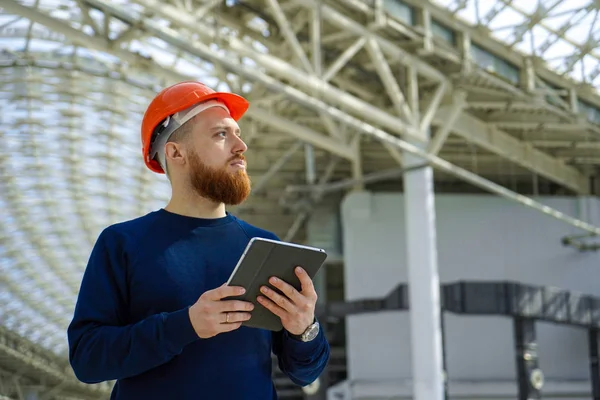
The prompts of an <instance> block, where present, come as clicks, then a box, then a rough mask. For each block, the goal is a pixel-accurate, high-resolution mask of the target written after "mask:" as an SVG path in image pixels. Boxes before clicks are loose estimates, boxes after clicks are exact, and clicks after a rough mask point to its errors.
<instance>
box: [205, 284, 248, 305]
mask: <svg viewBox="0 0 600 400" xmlns="http://www.w3.org/2000/svg"><path fill="white" fill-rule="evenodd" d="M245 292H246V290H245V289H244V288H243V287H240V286H229V285H227V284H226V283H224V284H223V285H221V286H219V287H218V288H216V289H212V290H208V291H206V292H205V293H204V298H206V299H207V300H214V301H217V300H221V299H223V298H225V297H229V296H239V295H242V294H244V293H245Z"/></svg>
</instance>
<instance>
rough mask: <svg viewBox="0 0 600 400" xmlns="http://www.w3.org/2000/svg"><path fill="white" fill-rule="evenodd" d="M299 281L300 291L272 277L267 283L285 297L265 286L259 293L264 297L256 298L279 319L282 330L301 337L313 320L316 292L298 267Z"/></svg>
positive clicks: (304, 272) (309, 280) (310, 281)
mask: <svg viewBox="0 0 600 400" xmlns="http://www.w3.org/2000/svg"><path fill="white" fill-rule="evenodd" d="M295 272H296V275H297V276H298V279H300V284H301V285H302V286H301V291H300V292H299V291H297V290H296V289H295V288H294V287H293V286H292V285H290V284H288V283H286V282H284V281H282V280H281V279H279V278H276V277H272V278H271V279H269V283H270V284H271V285H273V286H274V287H276V288H277V289H279V290H280V291H281V292H282V293H283V294H284V295H285V296H282V295H280V294H279V293H277V292H276V291H274V290H273V289H271V288H268V287H266V286H263V287H261V289H260V291H261V292H262V294H263V295H264V296H266V297H264V296H258V301H259V302H260V304H262V305H263V306H265V307H266V308H267V309H268V310H270V311H271V312H272V313H273V314H275V315H277V316H278V317H279V318H281V323H282V325H283V328H284V329H285V330H287V331H288V332H290V333H291V334H293V335H301V334H302V333H304V331H305V330H306V328H308V327H309V325H310V324H312V323H313V321H314V319H315V306H316V304H317V292H315V287H314V285H313V282H312V280H311V279H310V277H309V276H308V274H307V273H306V271H304V269H302V268H300V267H296V269H295Z"/></svg>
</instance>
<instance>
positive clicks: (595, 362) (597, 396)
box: [588, 329, 600, 400]
mask: <svg viewBox="0 0 600 400" xmlns="http://www.w3.org/2000/svg"><path fill="white" fill-rule="evenodd" d="M588 349H589V354H590V381H591V382H592V399H593V400H600V360H599V358H598V329H590V330H589V331H588Z"/></svg>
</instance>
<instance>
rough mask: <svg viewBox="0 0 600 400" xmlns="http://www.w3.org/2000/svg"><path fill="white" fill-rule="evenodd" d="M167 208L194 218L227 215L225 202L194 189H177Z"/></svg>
mask: <svg viewBox="0 0 600 400" xmlns="http://www.w3.org/2000/svg"><path fill="white" fill-rule="evenodd" d="M165 210H167V211H169V212H172V213H175V214H180V215H184V216H186V217H194V218H209V219H214V218H222V217H224V216H225V215H226V210H225V204H223V203H215V202H214V201H211V200H208V199H206V198H204V197H202V196H200V195H198V194H197V193H195V192H194V191H193V190H186V191H183V192H182V191H175V190H173V195H172V197H171V200H170V201H169V204H167V206H166V207H165Z"/></svg>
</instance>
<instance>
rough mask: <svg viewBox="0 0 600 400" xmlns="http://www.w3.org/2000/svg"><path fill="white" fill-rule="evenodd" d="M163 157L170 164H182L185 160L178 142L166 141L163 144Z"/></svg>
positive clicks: (184, 154)
mask: <svg viewBox="0 0 600 400" xmlns="http://www.w3.org/2000/svg"><path fill="white" fill-rule="evenodd" d="M165 159H166V160H168V161H167V162H168V163H170V164H171V165H175V164H177V165H184V164H185V161H186V152H185V149H184V148H183V146H181V145H180V144H179V143H174V142H168V143H167V144H166V145H165Z"/></svg>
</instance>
